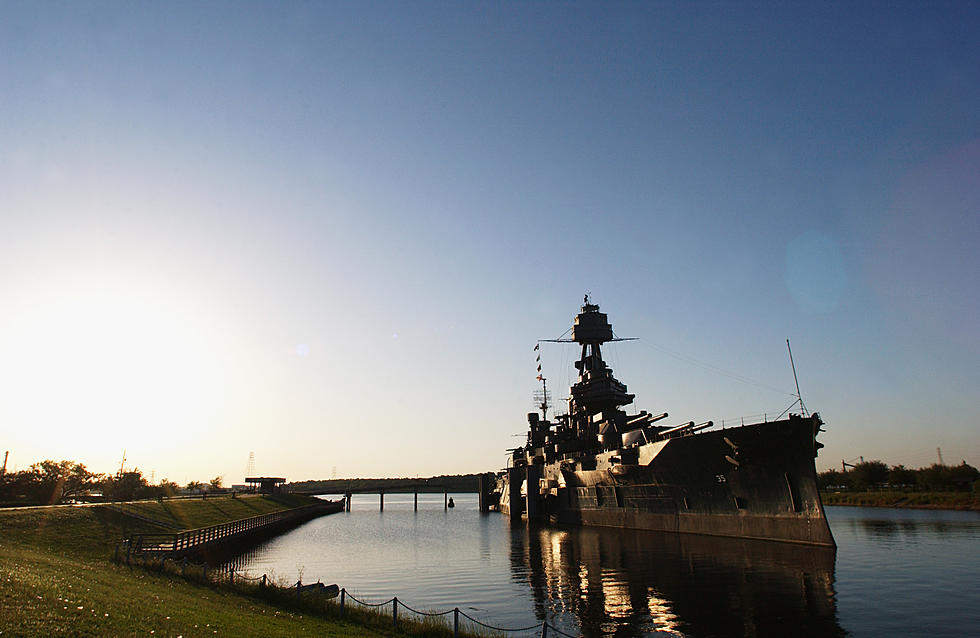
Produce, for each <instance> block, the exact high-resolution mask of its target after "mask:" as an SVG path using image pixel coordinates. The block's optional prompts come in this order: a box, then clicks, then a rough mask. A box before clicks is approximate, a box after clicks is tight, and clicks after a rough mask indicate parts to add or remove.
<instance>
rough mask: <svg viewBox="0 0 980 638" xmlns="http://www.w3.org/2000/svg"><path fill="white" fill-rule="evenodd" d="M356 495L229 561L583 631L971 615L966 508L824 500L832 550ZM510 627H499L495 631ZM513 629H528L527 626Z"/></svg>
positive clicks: (771, 632) (977, 552)
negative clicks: (567, 523) (517, 517)
mask: <svg viewBox="0 0 980 638" xmlns="http://www.w3.org/2000/svg"><path fill="white" fill-rule="evenodd" d="M453 497H454V499H455V502H456V504H457V506H456V507H455V508H454V509H450V510H445V509H444V508H443V495H441V494H432V495H419V510H418V511H417V512H416V511H414V505H413V496H412V495H411V494H386V495H385V509H384V511H383V512H380V511H379V507H378V496H377V495H374V496H369V495H356V496H355V497H354V500H353V507H352V511H351V512H345V513H342V514H334V515H331V516H326V517H323V518H320V519H316V520H313V521H310V522H308V523H306V524H304V525H302V526H301V527H298V528H296V529H295V530H293V531H291V532H288V533H287V534H284V535H282V536H279V537H277V538H274V539H272V540H270V541H267V542H265V543H263V544H262V545H259V546H257V547H255V548H254V549H252V550H250V551H249V552H247V553H246V554H244V555H242V556H240V557H238V558H237V559H235V560H234V562H235V563H236V564H237V566H238V567H240V568H243V569H245V570H246V571H247V572H248V573H250V574H251V575H261V574H263V573H266V574H270V575H273V576H275V577H277V578H278V579H279V580H280V581H282V582H285V583H295V582H296V581H297V580H298V579H302V580H303V581H304V582H313V581H316V580H321V581H323V582H325V583H337V584H339V585H340V586H341V587H346V588H347V589H348V591H350V592H351V593H353V594H354V595H355V596H357V597H358V598H359V599H362V600H365V601H367V602H382V601H384V600H388V599H390V598H391V597H392V596H398V598H399V600H402V601H404V602H405V603H407V604H408V605H411V606H412V607H415V608H416V609H422V610H428V611H444V610H447V609H452V608H453V607H456V606H459V607H460V609H461V610H463V611H465V612H466V613H468V614H470V615H471V616H473V617H475V618H478V619H480V620H481V621H483V622H487V623H490V624H493V625H496V626H503V627H527V626H529V625H533V624H535V623H540V622H541V621H543V620H548V622H550V623H552V624H553V625H555V626H557V627H559V628H561V629H562V630H563V631H566V632H568V633H570V634H574V635H583V636H644V635H666V636H691V637H695V636H698V637H701V636H703V637H707V636H712V637H715V636H717V637H724V636H732V637H735V636H788V635H793V636H813V637H824V636H829V637H832V636H843V635H851V636H885V635H889V636H903V635H905V636H916V635H929V636H964V635H977V633H976V632H977V627H980V587H978V585H977V582H978V578H977V574H980V514H977V513H972V512H940V511H922V510H890V509H872V508H846V507H828V508H827V513H828V517H829V519H830V523H831V528H832V529H833V531H834V535H835V537H836V538H837V542H838V546H839V547H838V552H837V554H836V557H835V556H834V553H833V552H832V551H830V552H828V551H825V550H820V549H816V548H808V547H800V546H795V545H789V544H784V543H766V542H755V541H740V540H735V539H718V538H708V537H699V536H692V535H672V534H659V533H654V532H639V531H630V530H609V529H597V528H581V529H558V528H548V527H536V526H532V527H530V528H529V527H528V526H526V525H523V524H517V525H512V524H511V523H510V521H509V520H508V519H507V518H505V517H503V516H500V515H498V514H490V515H481V514H480V513H479V511H478V508H477V502H476V497H475V495H472V494H454V495H453ZM538 633H540V630H538ZM508 635H515V634H508ZM523 635H535V632H534V631H531V632H526V633H525V634H523Z"/></svg>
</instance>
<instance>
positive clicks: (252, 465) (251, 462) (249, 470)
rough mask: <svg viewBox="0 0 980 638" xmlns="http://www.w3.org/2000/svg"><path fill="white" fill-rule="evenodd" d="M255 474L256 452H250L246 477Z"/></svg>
mask: <svg viewBox="0 0 980 638" xmlns="http://www.w3.org/2000/svg"><path fill="white" fill-rule="evenodd" d="M254 475H255V452H249V453H248V464H247V465H246V466H245V477H246V478H248V477H249V476H254Z"/></svg>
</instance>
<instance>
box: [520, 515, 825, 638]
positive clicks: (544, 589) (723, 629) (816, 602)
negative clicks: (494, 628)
mask: <svg viewBox="0 0 980 638" xmlns="http://www.w3.org/2000/svg"><path fill="white" fill-rule="evenodd" d="M511 566H512V573H513V577H514V578H515V579H516V580H521V581H523V582H525V583H526V584H528V585H529V586H530V588H531V591H532V594H533V600H534V609H535V614H536V615H537V617H538V618H539V619H541V620H544V619H546V618H547V619H549V620H552V619H554V620H555V621H557V624H559V626H562V625H564V627H563V628H564V629H566V630H572V631H574V632H581V633H582V634H583V635H585V636H600V635H614V636H640V635H645V634H647V633H649V632H660V633H663V634H664V635H678V636H680V635H684V636H783V635H797V636H821V637H824V636H842V635H844V631H843V630H842V629H841V627H840V626H839V625H838V624H837V610H836V605H835V602H834V588H833V583H834V552H833V551H832V550H830V551H827V550H825V549H820V548H813V547H805V546H796V545H789V544H785V543H770V542H752V541H744V540H737V539H721V538H717V539H716V538H710V537H699V536H692V535H678V534H661V533H654V532H638V531H633V530H616V529H596V528H581V529H555V528H538V527H531V528H525V527H523V526H518V527H515V528H514V529H513V530H512V539H511ZM556 616H557V617H558V618H556Z"/></svg>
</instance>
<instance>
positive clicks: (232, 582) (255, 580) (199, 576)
mask: <svg viewBox="0 0 980 638" xmlns="http://www.w3.org/2000/svg"><path fill="white" fill-rule="evenodd" d="M117 562H125V563H126V564H128V565H133V564H135V565H138V566H142V567H144V568H147V569H155V570H157V571H163V572H167V573H173V574H180V576H181V577H183V578H192V579H195V580H202V581H204V582H207V583H210V584H214V585H224V584H227V585H229V586H231V587H236V586H237V587H239V588H240V587H243V586H245V587H246V588H247V586H248V585H252V586H256V585H257V586H258V587H259V588H260V589H261V590H268V591H272V590H278V591H279V592H281V593H286V592H287V591H292V592H294V594H293V595H295V597H296V600H297V601H302V600H303V595H304V594H308V595H310V596H311V597H312V598H313V599H314V600H320V601H323V602H326V601H332V599H336V598H339V602H338V603H335V604H337V606H338V610H339V615H340V617H341V618H345V617H347V616H348V615H349V611H350V609H349V608H350V605H351V604H357V605H360V606H361V607H364V608H366V609H367V610H371V611H374V612H375V613H377V614H379V615H381V616H383V615H389V614H388V612H386V611H384V608H385V607H388V606H389V605H390V608H391V612H390V618H391V624H392V626H393V627H396V628H397V627H398V624H399V622H400V621H401V622H403V621H405V620H406V619H405V618H401V619H400V618H399V612H403V613H408V614H414V615H415V616H417V617H419V618H422V619H432V620H435V619H444V620H446V621H448V616H450V615H452V621H451V623H452V626H451V627H449V628H448V629H450V630H451V631H452V635H453V637H454V638H458V637H459V636H460V635H461V633H460V632H461V631H463V630H465V623H463V621H466V622H468V623H472V625H473V626H476V627H480V628H482V629H486V630H489V631H493V632H498V633H501V634H521V633H523V634H527V633H528V632H531V631H534V632H535V635H537V636H541V638H547V637H548V636H565V637H567V638H576V636H575V635H573V634H569V633H566V632H564V631H562V630H561V629H559V628H558V627H555V626H554V625H552V624H551V623H549V622H547V621H544V622H541V623H535V624H533V625H528V626H526V627H501V626H498V625H492V624H489V623H486V622H483V621H482V620H480V619H478V618H474V617H473V616H471V615H469V614H467V613H466V612H464V611H463V610H461V609H460V608H459V607H453V608H452V609H447V610H445V611H424V610H421V609H416V608H414V607H412V606H411V605H408V604H406V603H404V602H402V601H401V600H399V599H398V597H397V596H392V597H391V598H389V599H388V600H385V601H382V602H378V603H372V602H368V601H366V600H361V599H359V598H357V597H355V596H354V595H353V594H351V593H350V592H348V591H347V589H346V588H338V587H337V586H336V585H325V584H323V583H321V582H319V581H317V582H316V583H308V584H306V585H304V584H303V582H302V580H298V581H296V584H295V585H290V586H283V585H281V584H279V583H277V582H275V581H274V580H273V579H272V578H270V577H269V576H268V575H267V574H262V575H261V576H249V575H247V574H245V573H244V572H241V571H239V570H236V569H235V567H234V566H233V565H223V566H220V567H212V566H209V565H208V564H207V563H192V562H190V561H189V560H187V557H186V556H185V557H184V558H183V559H174V558H171V557H169V556H166V557H157V556H151V555H145V554H133V555H131V556H126V557H125V559H124V560H123V559H119V558H118V554H117ZM443 626H444V627H445V625H443Z"/></svg>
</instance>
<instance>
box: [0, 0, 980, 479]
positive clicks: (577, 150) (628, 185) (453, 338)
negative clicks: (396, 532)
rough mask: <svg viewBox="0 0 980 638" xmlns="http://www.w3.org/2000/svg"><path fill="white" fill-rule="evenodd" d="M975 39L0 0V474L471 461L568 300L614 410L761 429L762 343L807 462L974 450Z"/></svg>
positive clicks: (605, 16)
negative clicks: (53, 462)
mask: <svg viewBox="0 0 980 638" xmlns="http://www.w3.org/2000/svg"><path fill="white" fill-rule="evenodd" d="M977 33H980V5H977V4H975V3H969V2H960V3H950V4H942V3H896V2H887V3H884V2H883V3H871V2H868V3H857V5H855V4H854V3H771V4H752V5H749V4H744V3H737V4H714V3H712V4H706V3H636V4H633V3H628V4H614V3H598V4H581V3H560V4H559V3H533V4H530V5H524V4H516V3H514V4H506V3H462V4H461V3H378V4H374V3H365V2H357V3H327V2H323V3H299V2H289V3H258V2H232V3H223V2H207V3H170V2H168V3H135V2H134V3H111V2H76V3H53V2H8V1H2V2H0V433H2V437H0V438H2V444H3V446H4V449H7V448H9V449H10V450H11V463H12V464H15V465H18V466H19V467H20V468H23V467H25V466H26V465H28V464H29V463H31V462H33V461H36V460H40V459H42V458H47V457H56V458H63V457H64V458H77V459H79V460H82V461H84V462H86V463H87V464H88V465H89V467H91V468H93V469H96V470H99V471H112V470H114V469H115V468H117V467H118V463H119V460H120V458H121V456H122V451H123V449H126V450H127V466H139V467H140V468H141V469H142V470H143V471H145V472H147V473H150V472H151V471H152V472H153V473H154V474H155V477H156V479H158V480H159V479H160V478H162V477H168V478H171V479H174V480H178V481H180V482H186V481H187V480H190V479H207V478H210V477H212V476H215V475H218V474H222V475H225V477H226V481H227V482H234V481H238V480H239V478H240V477H241V475H242V474H243V473H244V471H245V465H246V461H247V459H248V454H249V452H250V451H254V452H255V455H256V469H257V471H259V472H263V473H272V474H281V475H284V476H286V477H288V478H290V479H304V478H328V477H330V476H331V475H332V474H333V472H334V468H336V473H337V475H338V476H403V475H411V476H414V475H423V476H424V475H432V474H440V473H456V472H470V471H485V470H491V469H496V468H499V467H501V466H502V465H503V463H504V450H505V448H507V447H512V446H513V445H515V444H516V443H517V442H519V441H520V439H519V438H515V437H513V436H512V435H514V434H520V433H522V432H523V431H524V429H525V426H524V414H525V413H526V412H527V411H529V410H530V409H531V408H532V405H531V400H530V394H531V392H532V391H533V390H534V389H535V381H534V376H535V370H534V365H535V364H534V357H533V353H532V351H531V348H532V347H533V345H534V343H535V341H536V340H537V339H539V338H549V337H556V336H558V335H559V334H561V333H562V332H564V331H565V330H566V329H567V328H568V327H569V325H570V322H571V319H572V317H573V315H574V314H575V313H576V312H577V311H578V306H579V305H580V303H581V298H582V295H583V294H584V293H586V292H590V293H591V294H592V295H593V298H594V300H595V301H596V302H598V303H599V304H600V305H601V307H602V309H603V311H606V312H608V313H609V315H610V319H611V320H612V322H613V325H614V328H615V330H616V332H617V334H620V335H623V336H634V337H640V339H641V340H640V341H638V342H630V343H624V344H619V345H617V346H616V347H615V348H611V349H610V355H611V357H612V364H613V366H614V368H615V371H616V374H617V376H618V377H619V378H621V379H622V380H623V381H624V382H626V383H627V384H628V385H629V388H630V391H631V392H633V393H635V394H636V396H637V401H636V408H637V409H647V410H650V411H657V412H659V411H668V412H670V413H671V417H672V420H673V418H674V417H676V421H677V422H683V421H687V420H696V421H702V420H707V419H714V420H716V421H720V420H721V419H732V418H737V417H739V416H741V415H755V414H762V413H769V414H773V413H779V412H780V411H782V410H783V409H784V408H785V407H787V406H788V405H789V403H790V402H791V401H792V398H791V397H790V396H789V395H788V394H787V393H791V392H792V391H793V387H794V386H793V379H792V375H791V372H790V369H789V364H788V360H787V356H786V352H785V339H786V338H787V337H788V338H790V339H792V342H793V347H794V354H795V356H796V363H797V368H798V371H799V376H800V383H801V387H802V390H803V395H804V399H805V400H806V402H807V405H808V407H809V408H810V409H812V410H818V411H820V412H821V413H822V414H823V416H824V418H825V420H826V421H827V423H828V425H827V432H826V433H825V434H823V435H822V441H823V442H824V443H825V444H826V446H827V447H826V448H825V449H824V450H823V451H822V453H821V456H820V458H819V459H818V467H819V468H820V469H825V468H827V467H831V466H835V465H839V463H840V460H841V459H842V458H844V459H848V460H851V459H854V458H856V457H858V456H859V455H863V456H864V457H865V458H880V459H882V460H884V461H886V462H888V463H905V464H908V465H914V466H919V465H923V464H928V463H931V462H932V461H933V460H934V459H935V458H936V448H937V447H941V448H942V451H943V455H944V458H945V460H946V461H947V462H959V461H960V460H962V459H966V460H967V461H968V462H970V463H972V464H974V465H980V401H978V399H977V390H976V388H977V386H978V382H980V331H978V326H980V316H978V315H980V312H978V309H980V303H978V293H980V284H978V275H980V268H978V259H980V258H978V244H980V242H978V240H980V215H978V213H980V38H978V37H977ZM573 355H574V353H573V352H571V351H569V350H566V349H563V347H562V346H557V345H548V346H545V347H544V349H543V365H544V372H545V374H546V375H547V376H548V377H549V379H551V387H552V389H554V390H555V391H556V394H557V395H559V396H564V394H565V391H566V388H567V385H568V383H569V382H570V381H571V378H570V373H569V369H570V367H571V360H572V357H573ZM716 369H721V370H723V371H725V372H726V373H731V374H720V373H718V372H717V371H716ZM735 376H739V377H747V378H749V379H751V380H752V381H753V382H754V383H745V382H743V381H742V380H740V379H737V378H735ZM773 388H776V389H780V388H781V389H783V390H784V391H783V392H779V391H777V390H774V389H773Z"/></svg>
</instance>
